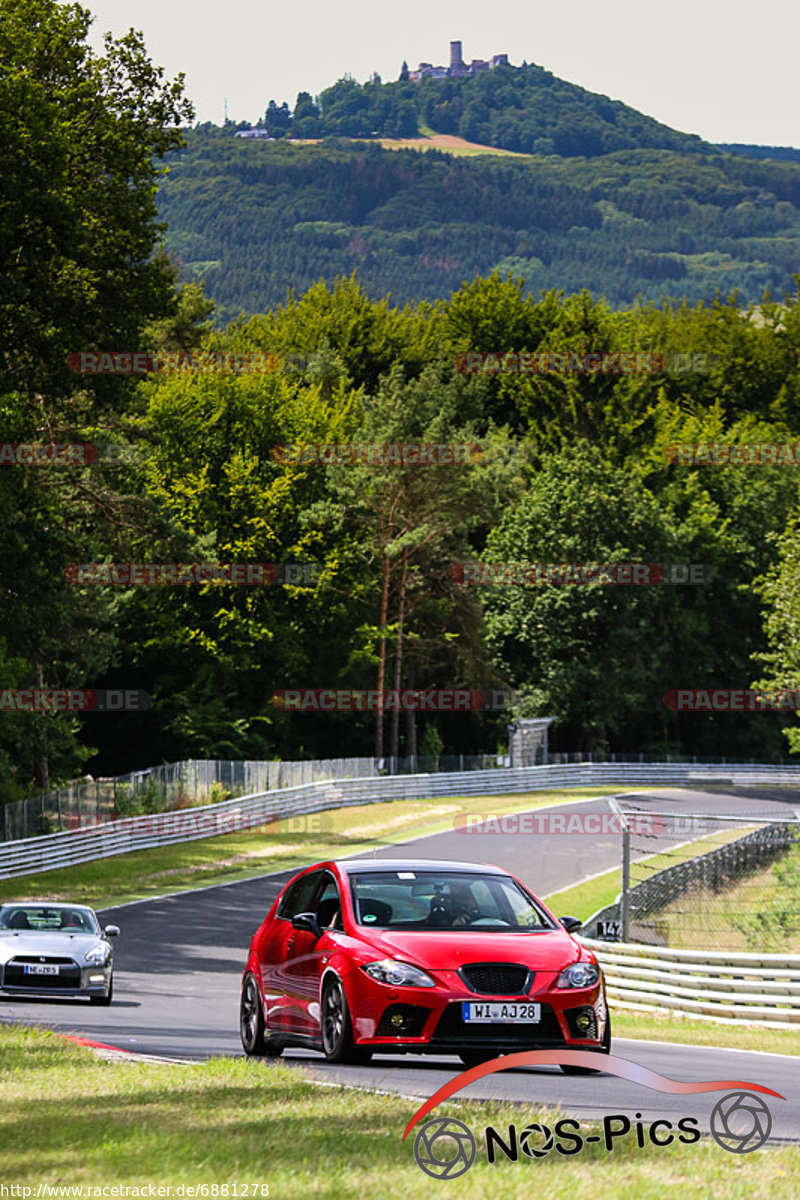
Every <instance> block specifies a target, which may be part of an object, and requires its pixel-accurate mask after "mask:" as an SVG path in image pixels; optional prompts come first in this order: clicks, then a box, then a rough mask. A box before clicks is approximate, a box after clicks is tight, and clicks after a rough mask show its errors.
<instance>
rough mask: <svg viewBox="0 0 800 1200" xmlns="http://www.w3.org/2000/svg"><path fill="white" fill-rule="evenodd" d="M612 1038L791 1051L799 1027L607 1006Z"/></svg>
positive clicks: (797, 1043)
mask: <svg viewBox="0 0 800 1200" xmlns="http://www.w3.org/2000/svg"><path fill="white" fill-rule="evenodd" d="M611 1008H612V1013H613V1023H614V1030H613V1032H614V1037H615V1038H618V1037H619V1038H636V1039H637V1040H639V1041H646V1042H683V1043H684V1044H686V1045H687V1046H716V1047H721V1048H723V1049H727V1050H760V1051H761V1052H762V1053H763V1054H791V1055H794V1056H796V1055H797V1053H798V1049H800V1028H798V1027H795V1028H794V1029H785V1030H784V1029H759V1028H758V1027H757V1026H752V1025H751V1026H747V1025H717V1024H715V1023H714V1022H713V1021H693V1020H692V1019H691V1018H690V1017H685V1018H684V1017H679V1016H673V1015H670V1016H663V1017H660V1016H656V1015H652V1016H651V1015H649V1014H647V1013H637V1012H633V1011H630V1010H626V1009H624V1008H616V1007H615V1006H614V1005H613V1004H612V1006H611Z"/></svg>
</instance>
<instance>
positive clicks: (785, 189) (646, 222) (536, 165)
mask: <svg viewBox="0 0 800 1200" xmlns="http://www.w3.org/2000/svg"><path fill="white" fill-rule="evenodd" d="M187 141H188V145H187V146H186V148H185V149H183V150H181V151H180V152H178V153H177V154H173V155H170V156H168V158H167V165H168V168H169V173H168V174H167V175H166V177H165V178H164V179H163V180H162V184H161V189H160V192H159V212H160V214H161V216H162V218H163V219H164V220H165V221H166V222H167V224H168V232H167V246H168V247H169V249H170V250H171V251H172V252H173V253H174V254H176V255H177V256H178V257H179V258H180V260H181V262H182V264H183V278H184V279H195V280H200V279H202V280H203V281H204V282H205V286H206V292H207V294H208V295H209V296H211V297H212V298H213V299H214V300H215V302H216V304H217V306H218V309H217V313H218V320H219V321H220V322H222V323H225V322H226V321H228V320H230V319H232V318H233V317H235V316H236V315H237V314H238V313H239V312H240V311H244V312H246V313H248V314H251V313H257V312H263V311H264V309H266V308H268V307H271V306H273V305H277V304H282V303H284V302H285V300H286V297H287V294H288V292H289V290H290V289H295V290H297V291H304V290H305V289H306V288H308V287H309V286H310V285H311V284H313V283H314V282H316V281H317V280H318V279H320V278H322V279H325V280H326V281H327V282H328V283H329V284H332V283H333V281H334V279H335V278H336V277H337V275H350V274H351V273H352V272H353V271H356V272H357V273H358V277H359V279H360V280H361V282H362V284H363V286H364V288H365V289H366V291H367V293H368V294H369V295H370V296H372V297H373V298H374V299H380V298H382V297H383V296H385V295H387V294H388V295H390V296H391V299H392V301H393V302H394V303H396V304H400V305H402V304H405V303H415V302H419V301H421V300H428V301H431V302H433V301H436V300H439V299H445V298H446V297H447V296H449V295H450V294H451V292H452V291H453V290H455V289H457V288H459V287H460V286H461V285H462V284H463V283H464V282H466V281H468V280H470V279H473V278H474V277H475V275H477V274H483V275H485V274H490V273H491V272H492V271H493V270H498V271H499V272H500V273H501V274H507V273H508V272H509V271H510V272H512V273H513V275H514V276H515V277H517V276H518V277H520V278H522V279H523V280H524V283H525V286H526V289H527V290H528V291H529V292H531V293H532V294H534V295H538V294H539V292H540V291H541V290H542V289H545V290H546V289H550V288H561V289H563V290H565V291H567V292H574V291H580V290H581V289H582V288H588V289H589V290H590V291H591V292H592V293H593V294H594V295H596V296H597V297H598V298H600V297H602V298H604V299H605V300H606V301H607V302H608V303H609V304H611V305H612V307H624V306H627V305H630V304H632V303H634V301H635V300H636V299H637V298H638V299H641V300H644V301H653V302H654V303H659V302H660V301H661V299H662V297H663V296H665V295H667V296H671V297H674V298H676V299H678V300H680V299H682V298H684V297H685V298H687V299H688V300H689V302H690V303H691V302H695V301H698V300H704V301H706V302H710V301H713V299H714V297H715V295H716V294H717V292H718V291H719V292H721V293H722V294H723V295H728V294H730V293H731V292H733V291H734V290H737V289H738V291H739V293H740V297H741V299H742V301H744V302H745V303H747V302H750V301H752V302H757V301H759V300H760V299H761V298H762V296H763V294H764V292H765V290H766V289H769V290H770V291H771V292H772V293H773V295H775V296H778V297H780V296H782V295H783V293H784V291H786V290H790V289H791V288H792V272H793V271H795V270H796V269H797V264H798V261H799V260H800V164H794V163H788V162H787V163H778V162H760V161H755V160H753V159H750V158H744V157H738V156H734V155H728V154H721V153H719V152H716V151H711V152H709V153H695V152H691V153H686V152H678V151H674V150H659V149H637V150H625V151H616V152H614V153H610V154H606V155H604V156H603V157H602V158H599V159H587V158H562V159H559V158H555V157H552V156H551V157H544V158H535V159H529V158H512V157H507V158H501V157H497V156H489V155H487V156H485V157H484V156H479V157H477V158H459V157H454V156H453V155H450V154H445V153H441V152H439V151H434V150H429V151H425V152H420V151H414V150H399V151H394V150H387V149H382V148H381V147H379V146H378V145H366V146H365V145H364V144H362V143H352V142H342V141H340V140H336V139H334V140H333V142H326V143H323V144H321V145H289V144H286V143H285V142H283V141H279V142H258V141H244V140H240V139H237V138H235V137H234V136H233V132H232V130H231V129H226V130H224V131H223V130H215V129H201V130H193V131H190V132H189V133H188V135H187Z"/></svg>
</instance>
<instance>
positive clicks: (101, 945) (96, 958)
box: [86, 942, 111, 963]
mask: <svg viewBox="0 0 800 1200" xmlns="http://www.w3.org/2000/svg"><path fill="white" fill-rule="evenodd" d="M110 954H111V947H110V946H109V944H108V942H98V943H97V945H96V946H92V948H91V950H89V952H88V953H87V954H86V961H87V962H90V963H106V962H108V959H109V955H110Z"/></svg>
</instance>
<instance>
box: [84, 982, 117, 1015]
mask: <svg viewBox="0 0 800 1200" xmlns="http://www.w3.org/2000/svg"><path fill="white" fill-rule="evenodd" d="M113 996H114V980H113V979H109V981H108V991H107V992H106V994H105V996H90V997H89V1003H90V1004H100V1005H102V1006H103V1008H108V1006H109V1004H110V1003H111V1000H112V998H113Z"/></svg>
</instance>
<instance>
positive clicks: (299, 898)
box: [258, 871, 322, 1031]
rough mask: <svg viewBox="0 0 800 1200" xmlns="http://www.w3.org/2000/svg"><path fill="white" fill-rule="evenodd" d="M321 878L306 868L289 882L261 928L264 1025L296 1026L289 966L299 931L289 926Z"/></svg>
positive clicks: (305, 909) (310, 901) (304, 909)
mask: <svg viewBox="0 0 800 1200" xmlns="http://www.w3.org/2000/svg"><path fill="white" fill-rule="evenodd" d="M321 879H322V872H321V871H309V872H308V873H307V874H305V875H301V876H300V878H299V879H296V880H295V881H294V883H292V884H290V886H289V887H288V888H287V889H286V891H285V892H284V894H283V896H282V898H281V900H280V902H279V904H278V909H277V911H276V913H275V917H274V919H273V920H272V921H271V922H270V924H269V926H267V928H266V929H265V930H264V933H263V937H262V939H261V940H260V942H259V947H258V955H259V960H260V963H261V989H262V992H263V995H264V1001H265V1005H266V1018H267V1026H268V1027H269V1028H272V1029H275V1030H278V1029H283V1030H287V1031H288V1030H290V1029H291V1030H295V1029H297V1028H298V1024H299V1022H298V1020H297V1017H296V1015H295V1012H296V1009H297V1007H298V997H297V995H296V994H295V993H296V981H295V980H293V978H292V968H293V966H294V961H295V959H296V956H297V953H298V951H299V950H300V949H301V948H302V947H298V945H297V937H296V935H297V933H298V932H299V931H298V930H296V929H294V928H293V927H292V917H295V916H297V914H298V913H301V912H310V911H311V907H312V904H313V901H314V896H315V895H316V893H317V891H318V890H319V885H320V882H321ZM309 936H310V935H309Z"/></svg>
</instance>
